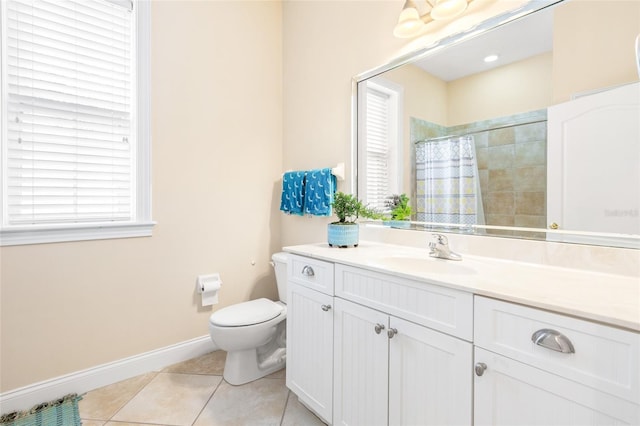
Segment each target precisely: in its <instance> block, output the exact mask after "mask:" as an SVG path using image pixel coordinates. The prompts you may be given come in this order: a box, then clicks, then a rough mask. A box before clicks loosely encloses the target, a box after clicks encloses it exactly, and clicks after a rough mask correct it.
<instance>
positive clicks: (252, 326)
mask: <svg viewBox="0 0 640 426" xmlns="http://www.w3.org/2000/svg"><path fill="white" fill-rule="evenodd" d="M272 260H273V262H272V264H273V265H274V270H275V273H276V282H277V284H278V295H279V297H280V301H279V302H274V301H272V300H269V299H264V298H262V299H256V300H250V301H248V302H242V303H238V304H235V305H231V306H227V307H226V308H223V309H220V310H219V311H217V312H214V313H213V314H212V315H211V316H210V317H209V335H210V336H211V340H213V342H214V343H215V344H216V346H217V347H218V348H220V349H222V350H224V351H227V360H226V362H225V364H224V374H223V377H224V379H225V380H226V381H227V382H228V383H230V384H232V385H242V384H244V383H248V382H251V381H253V380H256V379H259V378H261V377H264V376H266V375H268V374H271V373H273V372H275V371H278V370H280V369H282V368H284V366H285V362H286V322H285V319H286V317H287V307H286V305H285V302H286V295H287V294H286V275H287V254H286V253H276V254H274V255H273V256H272Z"/></svg>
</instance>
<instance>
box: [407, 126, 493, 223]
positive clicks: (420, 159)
mask: <svg viewBox="0 0 640 426" xmlns="http://www.w3.org/2000/svg"><path fill="white" fill-rule="evenodd" d="M416 180H417V185H416V189H417V197H416V198H417V200H416V201H417V210H418V211H417V219H418V221H421V222H437V223H450V224H459V225H483V224H484V210H483V208H482V197H481V195H480V180H479V177H478V163H477V157H476V151H475V144H474V141H473V137H472V136H462V137H457V136H456V137H453V136H452V137H445V138H437V139H429V140H426V141H420V142H417V143H416Z"/></svg>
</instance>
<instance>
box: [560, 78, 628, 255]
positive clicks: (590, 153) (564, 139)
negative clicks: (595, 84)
mask: <svg viewBox="0 0 640 426" xmlns="http://www.w3.org/2000/svg"><path fill="white" fill-rule="evenodd" d="M547 125H548V129H547V131H548V141H547V144H548V149H547V151H548V155H547V168H548V170H547V221H548V223H549V224H551V223H553V222H555V223H557V224H558V226H559V229H562V230H569V231H590V232H603V233H621V234H636V235H637V234H640V215H639V213H638V211H639V210H640V83H633V84H628V85H625V86H622V87H618V88H615V89H611V90H607V91H604V92H601V93H596V94H593V95H589V96H584V97H581V98H578V99H574V100H571V101H569V102H564V103H562V104H558V105H554V106H552V107H550V108H549V109H548V123H547ZM549 238H551V239H561V240H564V241H572V242H585V243H598V242H600V243H607V240H604V241H600V240H599V239H595V238H596V237H589V236H576V235H571V236H558V235H557V234H552V233H550V234H549ZM629 243H630V242H629ZM620 244H623V242H617V244H616V245H620ZM636 244H637V243H636Z"/></svg>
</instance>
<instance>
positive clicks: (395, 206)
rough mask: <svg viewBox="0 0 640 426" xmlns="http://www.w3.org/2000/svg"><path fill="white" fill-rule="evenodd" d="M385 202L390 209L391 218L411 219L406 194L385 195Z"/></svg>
mask: <svg viewBox="0 0 640 426" xmlns="http://www.w3.org/2000/svg"><path fill="white" fill-rule="evenodd" d="M385 204H386V205H387V207H389V209H390V213H391V220H411V213H412V211H411V206H410V205H409V197H408V196H407V194H400V195H398V194H393V195H391V196H389V197H387V200H386V201H385Z"/></svg>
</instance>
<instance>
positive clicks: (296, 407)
mask: <svg viewBox="0 0 640 426" xmlns="http://www.w3.org/2000/svg"><path fill="white" fill-rule="evenodd" d="M325 424H326V423H324V422H323V421H322V420H320V419H319V418H318V417H316V416H315V415H314V414H313V413H312V412H311V411H309V410H307V409H306V408H305V406H304V405H302V404H301V403H300V401H298V397H297V396H296V395H295V394H294V393H293V392H289V400H288V401H287V408H286V409H285V410H284V416H283V418H282V423H281V426H296V425H305V426H322V425H325Z"/></svg>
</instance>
